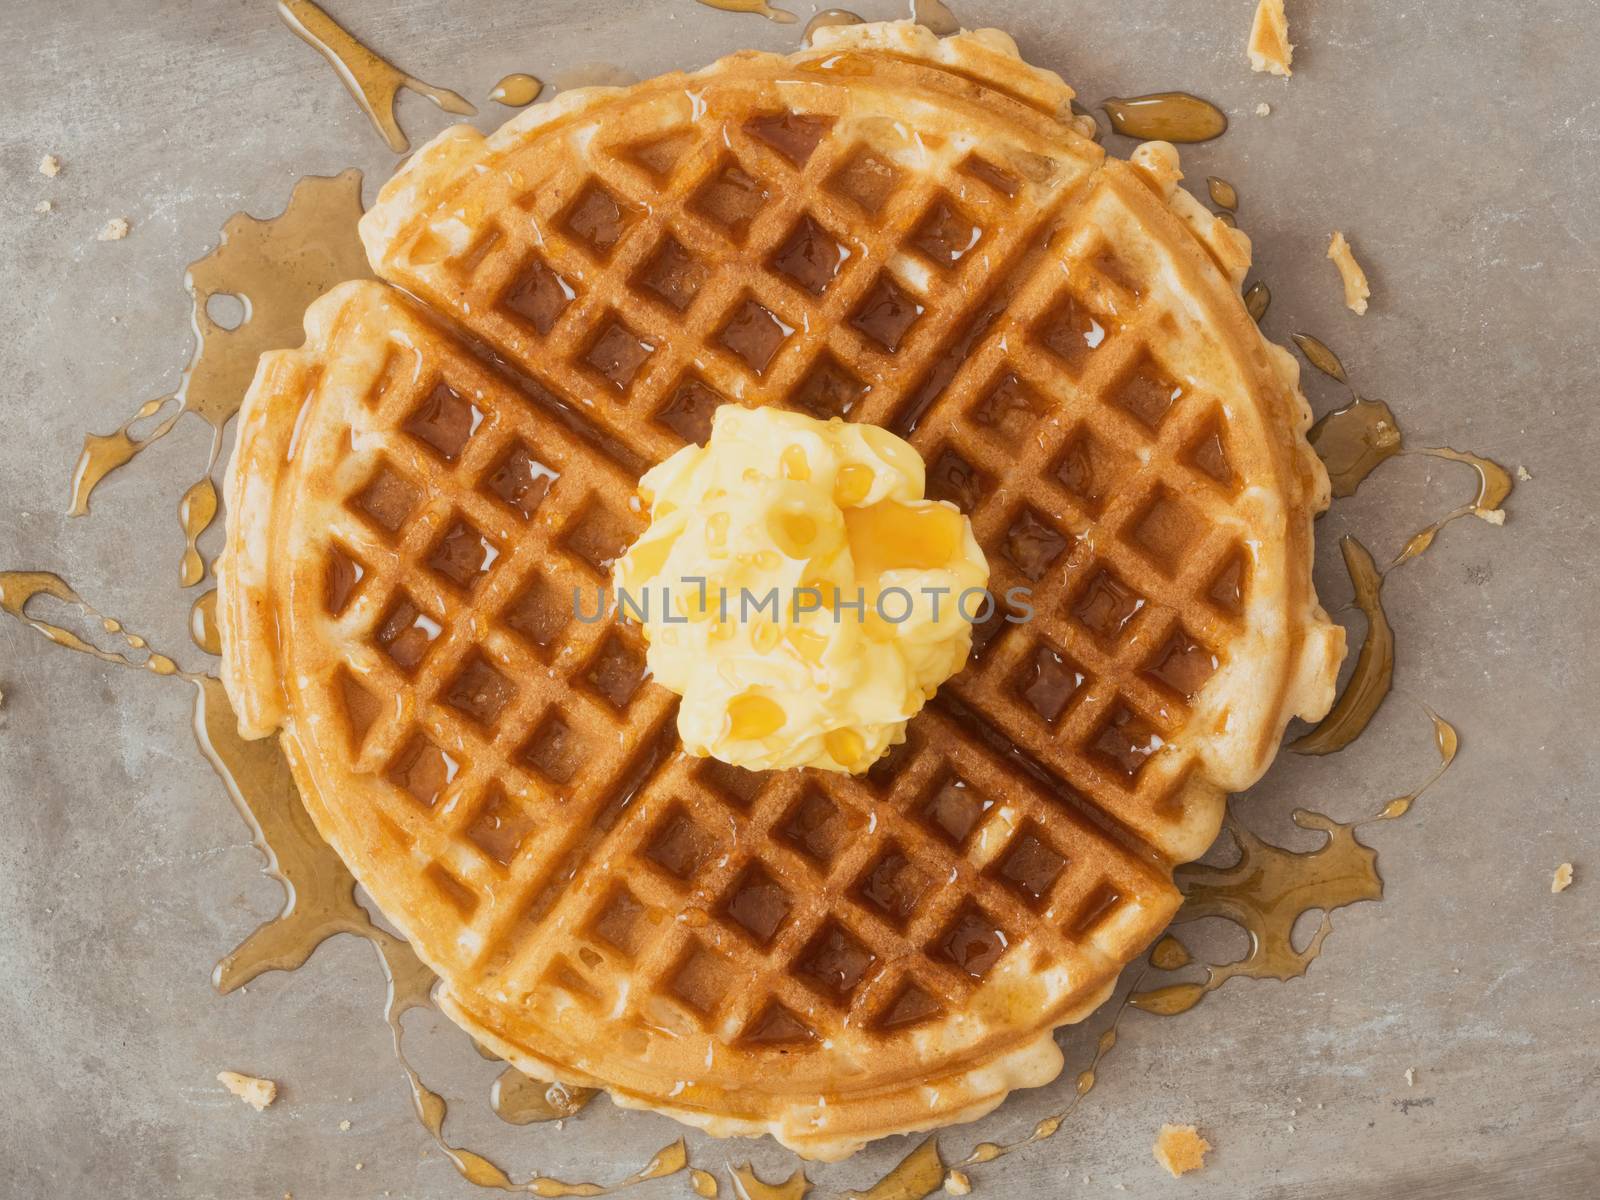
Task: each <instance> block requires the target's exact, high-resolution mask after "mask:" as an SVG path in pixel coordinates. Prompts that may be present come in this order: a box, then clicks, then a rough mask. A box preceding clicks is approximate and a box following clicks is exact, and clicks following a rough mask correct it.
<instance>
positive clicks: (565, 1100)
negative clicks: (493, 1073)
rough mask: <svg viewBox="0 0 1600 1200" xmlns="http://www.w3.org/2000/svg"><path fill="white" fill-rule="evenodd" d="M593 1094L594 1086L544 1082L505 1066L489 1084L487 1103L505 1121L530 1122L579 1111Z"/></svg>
mask: <svg viewBox="0 0 1600 1200" xmlns="http://www.w3.org/2000/svg"><path fill="white" fill-rule="evenodd" d="M595 1094H596V1093H595V1089H594V1088H581V1087H568V1086H567V1085H566V1084H564V1083H546V1082H545V1081H544V1080H542V1079H534V1078H533V1077H532V1076H529V1075H524V1074H523V1073H522V1072H521V1071H519V1070H517V1068H515V1067H507V1068H506V1069H505V1070H504V1071H501V1072H500V1074H499V1076H498V1077H497V1078H496V1079H495V1081H494V1083H493V1084H492V1085H491V1086H490V1089H489V1105H490V1107H491V1108H493V1109H494V1113H495V1116H497V1117H499V1118H500V1119H501V1120H502V1121H505V1122H506V1123H507V1124H510V1125H532V1124H534V1123H535V1122H539V1121H562V1120H565V1119H566V1118H567V1117H570V1116H573V1115H574V1114H576V1113H578V1112H580V1111H581V1110H582V1109H583V1106H584V1105H585V1104H587V1103H589V1101H590V1100H592V1099H594V1097H595Z"/></svg>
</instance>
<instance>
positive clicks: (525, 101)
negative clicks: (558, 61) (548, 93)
mask: <svg viewBox="0 0 1600 1200" xmlns="http://www.w3.org/2000/svg"><path fill="white" fill-rule="evenodd" d="M542 91H544V81H543V80H541V79H538V78H535V77H534V76H532V75H524V74H523V73H522V72H520V71H519V72H516V73H515V74H511V75H507V76H505V77H504V78H503V79H501V80H500V81H499V82H498V83H496V84H495V85H494V87H492V88H490V89H489V99H491V100H493V101H494V102H495V103H496V104H504V105H505V106H506V107H507V108H524V107H526V106H527V105H529V104H532V103H533V102H534V101H535V100H537V99H538V98H539V93H540V92H542Z"/></svg>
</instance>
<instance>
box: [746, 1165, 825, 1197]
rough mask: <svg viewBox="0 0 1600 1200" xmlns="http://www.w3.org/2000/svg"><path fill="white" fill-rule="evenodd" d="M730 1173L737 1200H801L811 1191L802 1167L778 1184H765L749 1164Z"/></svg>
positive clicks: (809, 1181) (809, 1182)
mask: <svg viewBox="0 0 1600 1200" xmlns="http://www.w3.org/2000/svg"><path fill="white" fill-rule="evenodd" d="M730 1173H731V1174H732V1176H733V1190H734V1192H735V1194H737V1195H738V1197H739V1200H803V1197H804V1196H805V1194H806V1193H807V1192H809V1191H810V1190H811V1180H809V1179H807V1178H806V1173H805V1168H803V1167H796V1168H795V1171H794V1174H792V1175H790V1176H789V1178H787V1179H785V1180H783V1181H781V1182H779V1183H768V1182H766V1181H765V1180H764V1179H762V1178H761V1176H759V1175H757V1174H756V1172H755V1168H754V1167H752V1166H751V1165H750V1164H749V1163H745V1164H744V1165H743V1166H740V1167H733V1168H732V1169H731V1172H730Z"/></svg>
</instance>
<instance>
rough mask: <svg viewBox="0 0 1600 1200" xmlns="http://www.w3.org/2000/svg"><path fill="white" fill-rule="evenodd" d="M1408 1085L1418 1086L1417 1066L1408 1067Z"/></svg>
mask: <svg viewBox="0 0 1600 1200" xmlns="http://www.w3.org/2000/svg"><path fill="white" fill-rule="evenodd" d="M1406 1086H1407V1087H1416V1086H1417V1069H1416V1068H1415V1067H1407V1068H1406Z"/></svg>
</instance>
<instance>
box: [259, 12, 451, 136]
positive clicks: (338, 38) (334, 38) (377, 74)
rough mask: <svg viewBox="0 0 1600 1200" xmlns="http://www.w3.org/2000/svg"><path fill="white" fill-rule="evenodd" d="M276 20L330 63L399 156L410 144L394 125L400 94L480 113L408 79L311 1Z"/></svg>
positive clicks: (443, 92)
mask: <svg viewBox="0 0 1600 1200" xmlns="http://www.w3.org/2000/svg"><path fill="white" fill-rule="evenodd" d="M278 15H279V16H280V17H282V18H283V23H284V24H285V25H287V26H288V27H289V28H290V29H291V30H293V31H294V33H295V35H296V36H297V37H299V38H300V39H301V40H302V41H303V42H305V43H306V44H307V45H309V46H311V47H312V48H313V49H315V50H316V51H317V53H318V54H320V55H322V57H323V58H325V59H327V60H328V63H329V65H330V66H332V67H333V69H334V71H335V72H336V73H337V74H338V76H339V82H341V83H343V84H344V86H345V88H346V89H347V90H348V91H349V93H350V95H351V96H353V97H355V101H356V103H357V104H359V105H360V106H361V111H362V112H364V113H366V114H367V119H368V120H369V121H371V122H372V124H373V127H374V128H376V129H377V131H378V133H379V134H380V135H382V137H383V140H384V141H385V142H387V143H388V145H389V149H391V150H393V151H394V152H395V153H396V154H404V153H405V152H406V151H407V150H409V149H411V141H410V139H409V138H407V137H406V135H405V132H404V131H403V130H402V129H401V128H400V123H399V121H397V120H396V119H395V115H394V102H395V97H396V96H398V95H399V93H400V89H401V88H406V89H408V90H410V91H413V92H416V93H417V94H418V95H419V96H426V97H427V98H428V99H429V100H431V101H433V102H434V104H436V105H438V106H439V107H440V108H442V109H443V110H444V111H445V112H447V113H455V114H456V115H458V116H463V117H470V116H472V115H473V114H474V113H476V112H477V111H478V110H477V109H476V108H474V107H473V106H472V105H471V104H469V103H468V102H467V101H466V100H465V99H464V98H463V97H461V96H458V95H456V93H454V92H452V91H450V90H449V89H448V88H440V87H434V86H433V85H432V84H431V83H424V82H423V81H422V80H420V79H418V78H416V77H415V76H412V75H407V74H406V73H405V72H404V71H402V70H400V68H399V67H397V66H395V65H394V64H393V63H391V62H390V61H389V60H388V59H386V58H383V57H381V56H380V55H378V54H376V53H374V52H373V51H372V50H370V49H368V48H367V47H366V46H364V45H362V43H361V42H360V41H358V40H357V39H356V38H355V36H354V35H352V34H351V33H350V31H349V30H348V29H346V28H345V27H344V26H343V25H340V24H339V23H338V22H337V21H335V20H334V19H333V18H332V17H330V16H329V15H328V14H327V13H326V12H324V11H323V10H322V9H321V8H320V7H318V6H317V5H316V4H313V3H312V0H278Z"/></svg>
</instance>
